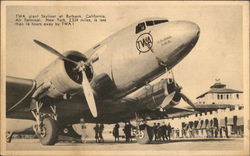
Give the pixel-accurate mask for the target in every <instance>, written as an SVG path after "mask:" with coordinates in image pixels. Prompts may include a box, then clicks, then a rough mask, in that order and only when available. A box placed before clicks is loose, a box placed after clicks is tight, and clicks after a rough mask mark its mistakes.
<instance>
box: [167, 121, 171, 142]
mask: <svg viewBox="0 0 250 156" xmlns="http://www.w3.org/2000/svg"><path fill="white" fill-rule="evenodd" d="M167 130H168V140H170V139H171V138H170V136H171V132H172V127H171V125H170V123H168V126H167Z"/></svg>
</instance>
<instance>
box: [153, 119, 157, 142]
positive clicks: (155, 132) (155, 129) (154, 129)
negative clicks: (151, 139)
mask: <svg viewBox="0 0 250 156" xmlns="http://www.w3.org/2000/svg"><path fill="white" fill-rule="evenodd" d="M153 131H154V135H155V141H156V140H157V139H158V138H157V125H156V123H154V126H153Z"/></svg>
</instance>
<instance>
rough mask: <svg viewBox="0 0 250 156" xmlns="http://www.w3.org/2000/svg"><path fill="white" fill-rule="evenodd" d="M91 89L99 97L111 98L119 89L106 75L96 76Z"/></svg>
mask: <svg viewBox="0 0 250 156" xmlns="http://www.w3.org/2000/svg"><path fill="white" fill-rule="evenodd" d="M91 87H92V88H93V90H94V91H95V92H96V94H97V95H98V96H99V97H103V96H110V95H112V92H113V91H116V89H117V88H116V85H115V83H114V82H113V81H112V80H111V78H110V77H109V75H108V74H106V73H102V74H99V75H97V76H95V77H94V78H93V80H92V82H91Z"/></svg>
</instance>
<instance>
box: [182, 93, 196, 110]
mask: <svg viewBox="0 0 250 156" xmlns="http://www.w3.org/2000/svg"><path fill="white" fill-rule="evenodd" d="M180 95H181V97H182V99H183V100H184V101H185V102H186V103H187V104H189V105H190V106H191V107H193V108H194V109H196V107H195V105H194V104H193V102H192V101H191V100H190V99H189V98H188V97H187V96H186V95H184V94H183V93H180Z"/></svg>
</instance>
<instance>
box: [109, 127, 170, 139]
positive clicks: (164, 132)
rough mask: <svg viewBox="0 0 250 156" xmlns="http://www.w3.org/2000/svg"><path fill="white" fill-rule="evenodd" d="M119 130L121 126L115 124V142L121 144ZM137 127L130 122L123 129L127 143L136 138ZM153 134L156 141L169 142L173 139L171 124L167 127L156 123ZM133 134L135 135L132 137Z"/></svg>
mask: <svg viewBox="0 0 250 156" xmlns="http://www.w3.org/2000/svg"><path fill="white" fill-rule="evenodd" d="M119 128H120V125H119V124H118V123H116V124H115V126H114V128H113V136H114V138H115V142H119V137H121V136H120V134H119ZM135 129H136V127H135V126H133V125H131V123H130V122H126V123H125V126H124V128H123V132H124V135H125V141H126V142H132V138H134V134H133V133H135V131H136V130H135ZM152 129H153V133H154V140H155V141H161V140H162V141H167V140H170V139H171V132H172V127H171V125H170V124H168V125H166V124H165V123H164V122H163V124H162V125H161V124H160V123H157V124H156V123H154V126H153V127H152ZM132 134H133V135H132Z"/></svg>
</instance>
